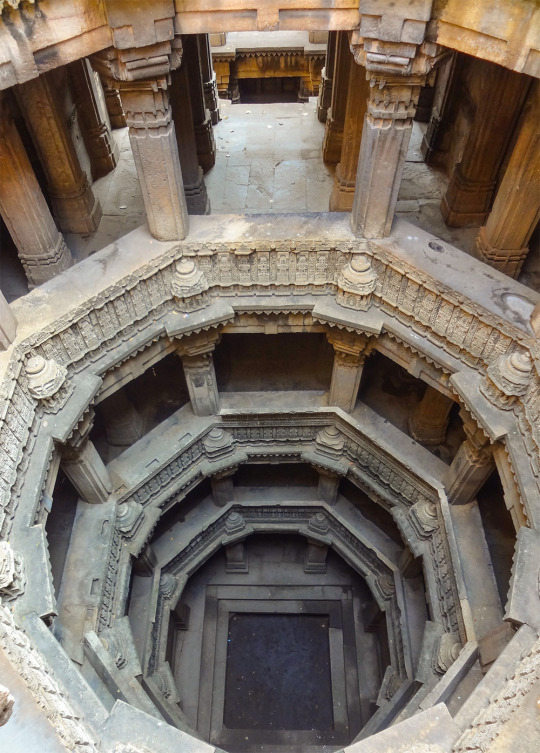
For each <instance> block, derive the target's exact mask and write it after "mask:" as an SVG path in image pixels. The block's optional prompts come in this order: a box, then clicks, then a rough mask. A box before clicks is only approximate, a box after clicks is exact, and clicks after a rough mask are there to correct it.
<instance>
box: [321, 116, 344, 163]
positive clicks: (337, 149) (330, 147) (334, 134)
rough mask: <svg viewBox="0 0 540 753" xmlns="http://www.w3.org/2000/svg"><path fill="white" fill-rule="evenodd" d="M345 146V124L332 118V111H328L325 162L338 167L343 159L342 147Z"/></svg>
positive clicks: (323, 152) (324, 147)
mask: <svg viewBox="0 0 540 753" xmlns="http://www.w3.org/2000/svg"><path fill="white" fill-rule="evenodd" d="M342 144H343V123H338V122H337V121H336V120H334V119H333V118H332V110H331V109H329V110H328V115H327V117H326V128H325V129H324V138H323V146H322V154H323V161H324V162H327V163H328V164H330V165H336V164H337V163H338V162H339V161H340V159H341V145H342Z"/></svg>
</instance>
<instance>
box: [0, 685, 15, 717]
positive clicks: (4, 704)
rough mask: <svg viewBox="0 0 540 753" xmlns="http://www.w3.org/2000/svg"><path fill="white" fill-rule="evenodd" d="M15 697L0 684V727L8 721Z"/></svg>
mask: <svg viewBox="0 0 540 753" xmlns="http://www.w3.org/2000/svg"><path fill="white" fill-rule="evenodd" d="M14 703H15V699H14V698H13V696H12V695H11V693H10V692H9V690H8V689H7V688H5V687H4V686H3V685H0V727H2V726H3V725H4V724H6V723H7V722H8V721H9V718H10V716H11V714H12V712H13V704H14Z"/></svg>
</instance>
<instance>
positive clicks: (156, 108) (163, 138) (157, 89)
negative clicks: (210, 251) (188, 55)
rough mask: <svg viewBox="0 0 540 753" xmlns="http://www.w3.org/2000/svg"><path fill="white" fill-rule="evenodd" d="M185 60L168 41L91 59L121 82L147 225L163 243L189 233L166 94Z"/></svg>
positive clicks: (102, 73)
mask: <svg viewBox="0 0 540 753" xmlns="http://www.w3.org/2000/svg"><path fill="white" fill-rule="evenodd" d="M173 41H174V43H175V44H176V43H177V40H173ZM181 58H182V54H181V49H180V48H179V47H176V46H173V44H172V43H169V42H161V43H159V44H154V45H150V46H149V47H146V48H143V47H140V48H136V49H126V50H113V49H110V50H106V51H105V52H104V53H100V54H99V55H95V56H94V57H93V58H92V65H93V66H94V68H95V69H96V70H98V71H99V73H100V74H101V75H102V76H104V77H105V78H109V79H112V80H113V81H115V82H117V85H118V87H119V89H120V95H121V98H122V105H123V108H124V111H125V115H126V123H127V125H128V127H129V140H130V143H131V149H132V151H133V160H134V162H135V168H136V170H137V175H138V178H139V182H140V185H141V192H142V195H143V200H144V205H145V209H146V216H147V219H148V225H149V228H150V232H151V233H152V235H153V236H154V238H156V239H157V240H160V241H171V240H181V239H183V238H185V237H186V235H187V232H188V215H187V208H186V202H185V197H184V186H183V182H182V171H181V167H180V157H179V155H178V146H177V142H176V135H175V129H174V123H173V121H172V113H171V106H170V102H169V91H168V89H169V84H170V71H171V69H174V68H176V67H178V65H179V64H180V61H181Z"/></svg>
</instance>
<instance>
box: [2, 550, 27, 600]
mask: <svg viewBox="0 0 540 753" xmlns="http://www.w3.org/2000/svg"><path fill="white" fill-rule="evenodd" d="M25 585H26V573H25V570H24V562H23V559H22V557H21V555H20V554H18V553H17V552H14V551H13V549H12V548H11V544H9V542H7V541H0V596H1V597H2V598H3V600H4V601H11V600H12V599H16V598H17V596H20V595H21V594H22V593H24V587H25Z"/></svg>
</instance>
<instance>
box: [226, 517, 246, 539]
mask: <svg viewBox="0 0 540 753" xmlns="http://www.w3.org/2000/svg"><path fill="white" fill-rule="evenodd" d="M245 527H246V521H245V520H244V518H243V516H242V515H240V513H239V512H234V511H233V512H230V513H229V514H228V515H227V517H226V519H225V530H226V531H227V534H229V536H230V535H231V534H233V533H239V532H240V531H243V530H244V528H245Z"/></svg>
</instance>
